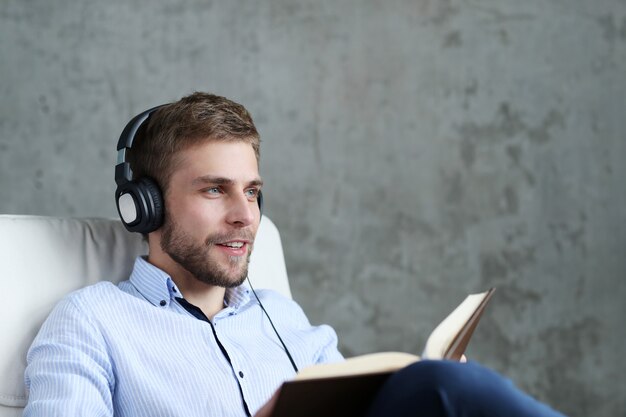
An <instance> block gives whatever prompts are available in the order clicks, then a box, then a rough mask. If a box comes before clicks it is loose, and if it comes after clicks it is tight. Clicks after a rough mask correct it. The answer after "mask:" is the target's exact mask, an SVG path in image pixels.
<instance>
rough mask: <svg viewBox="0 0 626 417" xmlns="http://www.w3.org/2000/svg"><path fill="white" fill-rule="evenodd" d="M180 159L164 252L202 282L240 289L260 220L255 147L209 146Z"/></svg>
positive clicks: (163, 238) (167, 200) (163, 236)
mask: <svg viewBox="0 0 626 417" xmlns="http://www.w3.org/2000/svg"><path fill="white" fill-rule="evenodd" d="M177 161H178V164H177V168H176V170H175V172H174V174H173V175H172V177H171V179H170V184H169V189H168V192H167V194H166V195H165V207H166V210H165V221H164V224H163V227H162V229H161V242H160V245H161V249H162V250H163V252H165V253H166V254H167V255H169V257H170V258H171V259H172V260H173V261H175V262H176V263H177V264H178V265H180V266H181V267H183V268H184V269H186V270H187V271H188V272H190V273H191V274H192V275H193V276H194V277H195V278H196V279H197V280H199V281H201V282H203V283H206V284H209V285H214V286H220V287H234V286H237V285H240V284H241V283H242V282H243V281H244V280H245V278H246V276H247V274H248V262H249V258H250V254H251V253H252V247H253V242H254V237H255V236H256V232H257V229H258V226H259V221H260V212H259V206H258V203H257V196H258V192H259V190H260V187H261V185H262V182H261V178H260V177H259V169H258V163H257V160H256V157H255V154H254V150H253V149H252V146H251V145H249V144H247V143H244V142H232V143H225V142H210V143H206V144H202V145H199V146H196V147H193V148H189V149H186V150H183V151H180V153H179V154H178V155H177Z"/></svg>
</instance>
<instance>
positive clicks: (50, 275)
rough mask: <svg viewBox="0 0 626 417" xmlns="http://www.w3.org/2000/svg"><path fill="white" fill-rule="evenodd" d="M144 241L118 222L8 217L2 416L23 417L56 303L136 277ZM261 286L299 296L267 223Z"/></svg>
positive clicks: (2, 260)
mask: <svg viewBox="0 0 626 417" xmlns="http://www.w3.org/2000/svg"><path fill="white" fill-rule="evenodd" d="M145 253H147V245H146V244H145V243H144V242H143V239H142V237H141V235H138V234H132V233H128V232H127V231H126V230H125V229H124V228H123V226H122V224H121V223H120V222H119V221H118V220H111V219H71V218H69V219H68V218H54V217H38V216H19V215H0V282H1V283H2V287H3V291H2V293H3V294H5V299H4V301H3V304H4V305H5V310H4V313H3V314H2V317H0V335H1V336H0V337H1V338H2V341H1V342H0V378H1V379H0V417H9V416H21V415H22V410H23V408H24V406H25V405H26V401H27V397H26V393H25V390H24V368H25V365H26V352H27V350H28V347H29V346H30V344H31V342H32V340H33V338H34V337H35V336H36V334H37V332H38V330H39V327H40V326H41V324H42V323H43V321H44V320H45V318H46V317H47V315H48V313H49V312H50V311H51V310H52V308H53V307H54V305H55V304H56V303H57V302H58V301H59V300H60V299H61V298H62V297H63V296H64V295H65V294H67V293H68V292H70V291H72V290H75V289H78V288H81V287H84V286H86V285H88V284H92V283H95V282H97V281H100V280H107V281H113V282H119V281H121V280H124V279H126V278H128V276H129V274H130V272H131V269H132V266H133V262H134V259H135V257H136V256H138V255H142V254H145ZM249 275H250V280H251V282H252V285H254V287H255V288H272V289H274V290H276V291H279V292H280V293H282V294H284V295H286V296H287V297H291V292H290V289H289V282H288V280H287V270H286V268H285V260H284V256H283V249H282V245H281V241H280V235H279V233H278V230H277V228H276V226H275V225H274V223H272V221H271V220H270V219H268V218H267V217H264V218H263V220H262V221H261V225H260V227H259V232H258V234H257V239H256V241H255V246H254V253H253V255H252V258H251V260H250V269H249Z"/></svg>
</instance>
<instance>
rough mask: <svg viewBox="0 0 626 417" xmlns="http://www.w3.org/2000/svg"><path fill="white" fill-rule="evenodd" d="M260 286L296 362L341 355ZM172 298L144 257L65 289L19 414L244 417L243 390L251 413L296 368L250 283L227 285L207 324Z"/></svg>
mask: <svg viewBox="0 0 626 417" xmlns="http://www.w3.org/2000/svg"><path fill="white" fill-rule="evenodd" d="M257 294H258V296H259V298H260V299H261V301H262V302H263V305H264V306H265V308H266V310H267V311H268V313H269V315H270V317H272V320H273V321H274V324H275V325H276V328H277V330H278V332H279V333H280V335H281V337H282V338H283V340H284V342H285V344H286V345H287V347H288V349H289V351H290V352H291V355H292V356H293V358H294V360H295V362H296V364H297V366H298V367H299V368H300V369H302V368H304V367H306V366H308V365H312V364H316V363H323V362H334V361H340V360H342V357H341V354H340V353H339V351H338V350H337V336H336V334H335V332H334V331H333V330H332V328H330V327H329V326H326V325H322V326H317V327H315V326H311V325H310V324H309V321H308V319H307V318H306V316H305V315H304V313H303V311H302V309H301V308H300V307H299V306H298V305H297V304H296V303H295V302H293V301H292V300H289V299H288V298H285V297H283V296H281V295H280V294H278V293H276V292H274V291H271V290H258V291H257ZM176 297H181V294H180V293H179V292H178V290H177V288H176V286H175V284H174V282H173V281H172V279H171V278H170V277H169V276H168V275H167V274H166V273H165V272H163V271H161V270H159V269H158V268H156V267H154V266H153V265H151V264H149V263H148V262H146V261H145V260H144V259H142V258H137V260H136V261H135V266H134V269H133V272H132V274H131V276H130V279H129V280H128V281H123V282H121V283H120V284H119V285H118V286H116V285H114V284H112V283H110V282H101V283H98V284H95V285H92V286H90V287H86V288H83V289H81V290H78V291H75V292H73V293H71V294H69V295H68V296H67V297H65V298H64V299H63V300H62V301H61V302H60V303H59V304H58V305H57V306H56V307H55V309H54V310H53V312H52V313H51V314H50V316H49V317H48V319H47V320H46V322H45V323H44V325H43V326H42V328H41V330H40V332H39V334H38V335H37V337H36V338H35V340H34V342H33V344H32V346H31V348H30V350H29V352H28V357H27V361H28V366H27V368H26V376H25V381H26V386H27V391H29V401H28V404H27V406H26V409H25V412H24V416H25V417H32V416H45V417H50V416H64V417H72V416H80V417H87V416H112V415H115V416H118V417H124V416H134V417H139V416H146V417H158V416H163V417H174V416H185V417H189V416H244V415H245V410H244V405H243V401H242V396H243V399H244V400H245V402H246V403H247V405H248V407H249V409H250V411H251V412H252V413H253V414H254V412H255V411H256V410H258V409H259V408H260V407H261V406H262V405H263V404H264V403H265V402H266V401H267V400H268V399H269V398H270V396H271V395H272V394H273V393H274V391H275V390H276V389H277V388H278V387H279V386H280V384H281V383H282V382H284V381H285V380H287V379H290V378H292V377H293V376H294V370H293V368H292V366H291V363H290V361H289V358H288V357H287V355H286V353H285V351H284V348H283V346H282V345H281V344H280V342H279V340H278V338H277V336H276V334H275V333H274V331H273V330H272V328H271V325H270V323H269V321H268V319H267V317H266V316H265V315H264V314H263V312H262V310H261V308H260V307H259V304H258V302H257V301H256V299H255V298H254V296H252V297H251V292H250V290H249V289H248V288H247V287H245V286H240V287H237V288H234V289H229V290H227V291H226V296H225V300H224V309H223V310H222V311H220V312H219V313H218V314H217V315H216V316H215V317H214V318H213V319H212V320H211V324H209V323H207V322H205V321H202V320H198V319H197V318H195V317H194V316H192V315H191V314H190V313H189V312H187V310H185V309H184V308H183V307H182V306H181V305H180V304H179V302H178V301H176ZM211 326H213V330H214V331H215V333H214V331H213V330H212V329H211ZM216 337H217V338H218V339H219V342H220V343H221V344H222V345H223V346H224V348H225V350H226V352H227V354H228V356H229V358H230V361H231V363H232V366H231V363H229V362H228V360H227V359H226V358H225V356H224V354H223V353H222V351H221V350H220V347H219V346H218V341H216Z"/></svg>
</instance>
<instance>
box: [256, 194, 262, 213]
mask: <svg viewBox="0 0 626 417" xmlns="http://www.w3.org/2000/svg"><path fill="white" fill-rule="evenodd" d="M256 201H257V203H258V204H259V218H261V217H263V193H262V192H261V191H259V195H258V196H257V198H256Z"/></svg>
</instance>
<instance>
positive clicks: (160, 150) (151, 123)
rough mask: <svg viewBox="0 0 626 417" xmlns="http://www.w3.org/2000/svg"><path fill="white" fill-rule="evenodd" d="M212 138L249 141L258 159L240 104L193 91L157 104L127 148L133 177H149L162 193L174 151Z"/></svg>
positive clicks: (254, 136)
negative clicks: (172, 101) (157, 106)
mask: <svg viewBox="0 0 626 417" xmlns="http://www.w3.org/2000/svg"><path fill="white" fill-rule="evenodd" d="M213 141H215V142H245V143H249V144H250V145H251V146H252V149H253V150H254V154H255V156H256V159H257V161H258V160H259V157H260V138H259V133H258V132H257V130H256V127H255V126H254V122H253V121H252V116H250V113H248V111H247V110H246V109H245V107H243V106H242V105H241V104H238V103H235V102H234V101H231V100H229V99H227V98H225V97H220V96H217V95H214V94H209V93H201V92H195V93H193V94H191V95H189V96H186V97H183V98H181V99H180V100H178V101H177V102H174V103H170V104H166V105H164V106H162V107H159V108H158V109H157V110H156V111H155V112H154V113H152V114H151V116H150V118H149V119H148V120H147V121H146V122H144V123H143V124H142V125H141V127H140V128H139V130H138V131H137V135H136V136H135V140H134V142H133V146H132V148H131V149H130V150H129V152H128V161H129V163H130V166H131V169H132V170H133V179H136V178H139V177H149V178H151V179H153V180H154V181H156V183H157V184H158V185H159V187H161V191H162V192H163V194H165V193H166V192H167V189H168V185H169V181H170V179H171V177H172V174H173V173H174V171H175V170H176V166H177V162H178V161H177V159H176V156H177V154H178V152H180V151H182V150H186V149H189V148H190V147H193V146H196V145H200V144H203V143H207V142H213Z"/></svg>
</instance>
